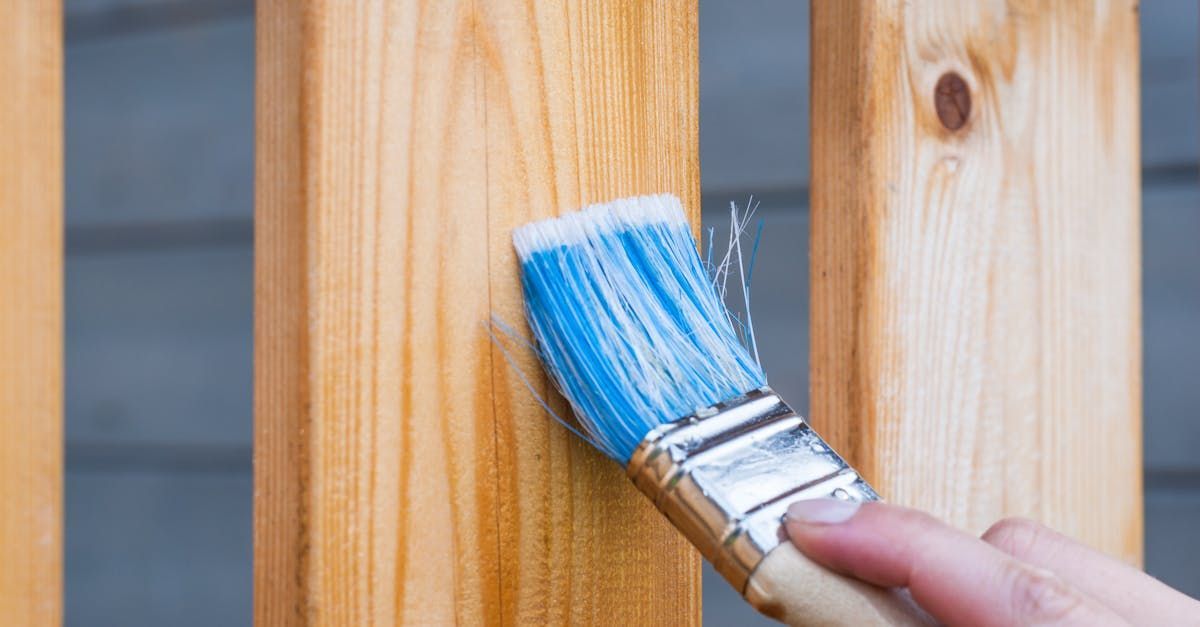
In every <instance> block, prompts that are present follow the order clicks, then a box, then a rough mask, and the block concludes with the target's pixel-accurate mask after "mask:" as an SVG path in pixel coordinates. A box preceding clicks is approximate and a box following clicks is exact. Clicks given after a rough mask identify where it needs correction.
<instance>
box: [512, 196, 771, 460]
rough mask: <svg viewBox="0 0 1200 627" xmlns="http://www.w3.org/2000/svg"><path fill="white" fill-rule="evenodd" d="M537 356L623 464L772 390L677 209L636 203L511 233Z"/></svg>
mask: <svg viewBox="0 0 1200 627" xmlns="http://www.w3.org/2000/svg"><path fill="white" fill-rule="evenodd" d="M513 243H514V245H515V247H516V250H517V255H518V257H519V258H520V261H521V279H522V283H523V286H524V292H525V307H526V315H527V316H528V320H529V326H530V329H531V330H532V332H533V335H534V337H535V338H536V340H537V347H538V353H539V356H540V357H541V359H542V363H543V364H544V366H545V367H546V370H547V371H548V372H549V373H550V375H551V377H552V378H553V379H554V381H555V383H556V384H557V385H558V388H559V390H560V391H561V392H562V394H563V396H565V397H566V398H567V400H568V401H570V403H571V406H572V407H573V408H574V410H575V414H576V416H577V417H578V418H579V422H580V424H581V426H582V427H583V429H584V430H585V431H586V433H587V435H588V436H589V437H590V439H591V441H592V443H593V444H594V445H595V446H596V447H597V448H599V449H601V450H602V451H603V452H604V453H606V454H607V455H608V456H609V457H612V458H613V459H616V460H617V461H619V462H621V463H622V464H624V463H626V462H628V460H629V458H630V456H632V454H633V451H634V449H635V448H636V447H637V446H638V444H639V443H640V442H641V440H642V438H644V437H645V435H646V433H648V432H649V431H650V430H651V429H653V428H655V427H657V426H658V425H660V424H663V423H666V422H671V421H674V420H678V419H679V418H682V417H684V416H687V415H690V414H692V413H694V412H695V411H696V410H699V409H702V408H705V407H709V406H711V405H713V404H715V403H718V402H720V401H723V400H728V399H730V398H733V397H735V396H737V395H739V394H743V393H745V392H748V391H750V390H754V389H757V388H759V387H762V386H764V385H766V376H765V375H764V374H763V371H762V368H761V367H760V366H759V364H758V363H757V361H756V360H755V358H754V357H752V356H751V354H750V352H749V351H747V349H746V348H745V347H744V346H743V345H742V343H741V342H740V341H739V339H738V334H737V333H736V332H735V331H734V328H733V324H732V323H731V322H730V316H729V313H728V312H727V311H726V309H725V306H724V304H723V303H722V302H721V299H720V298H719V297H718V296H717V293H716V290H715V289H714V285H713V283H712V280H711V279H710V278H709V276H708V274H707V273H706V272H705V269H704V266H703V264H702V263H701V261H700V256H699V254H698V253H697V250H696V241H695V239H694V238H693V237H692V232H691V227H690V226H689V224H688V222H687V219H686V216H685V215H684V213H683V207H682V206H681V205H680V202H679V199H677V198H675V197H674V196H670V195H660V196H642V197H638V198H627V199H623V200H618V201H615V202H612V203H607V204H602V205H594V206H591V207H588V208H586V209H584V210H582V211H579V212H576V213H572V214H568V215H565V216H562V217H560V218H554V219H550V220H543V221H540V222H534V223H531V224H527V225H525V226H522V227H520V228H518V229H516V230H515V231H514V232H513Z"/></svg>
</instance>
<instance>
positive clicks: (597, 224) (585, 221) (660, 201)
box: [512, 194, 687, 260]
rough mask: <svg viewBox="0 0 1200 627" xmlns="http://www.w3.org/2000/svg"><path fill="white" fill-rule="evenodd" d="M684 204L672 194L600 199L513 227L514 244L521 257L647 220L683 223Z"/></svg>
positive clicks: (622, 228) (684, 218)
mask: <svg viewBox="0 0 1200 627" xmlns="http://www.w3.org/2000/svg"><path fill="white" fill-rule="evenodd" d="M686 223H687V216H686V215H684V213H683V205H682V203H680V202H679V199H678V198H676V197H675V196H673V195H671V194H657V195H654V196H631V197H629V198H621V199H618V200H614V201H612V202H607V203H600V204H595V205H591V206H588V207H584V208H583V209H581V210H579V211H576V212H572V213H568V214H565V215H562V216H560V217H557V218H548V219H545V220H538V221H536V222H530V223H529V224H525V225H522V226H520V227H517V228H516V229H513V236H512V237H513V246H514V247H515V248H516V249H517V256H518V257H520V258H521V260H526V259H528V258H529V257H530V256H531V255H533V254H534V253H536V252H539V251H543V250H549V249H551V248H556V247H558V246H571V245H575V244H579V243H581V242H584V241H586V240H587V239H588V238H589V237H593V236H595V235H603V234H607V233H613V232H617V231H622V230H628V229H634V228H637V227H640V226H645V225H647V224H686Z"/></svg>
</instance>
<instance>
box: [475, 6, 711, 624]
mask: <svg viewBox="0 0 1200 627" xmlns="http://www.w3.org/2000/svg"><path fill="white" fill-rule="evenodd" d="M480 6H481V8H482V18H481V19H482V21H483V25H484V33H485V35H484V36H483V37H482V38H481V45H482V46H483V49H482V51H481V55H482V62H483V63H484V76H485V87H484V90H485V92H486V100H485V101H486V104H487V113H486V117H487V144H488V145H487V166H488V173H487V185H488V218H489V221H490V229H491V239H490V246H491V259H492V265H491V268H492V281H491V286H492V308H493V309H494V310H495V311H496V312H497V313H498V314H499V315H500V316H501V317H503V318H504V319H506V320H509V321H519V320H522V319H523V310H522V305H521V295H520V292H519V289H518V287H517V286H518V279H517V262H516V259H515V255H514V254H513V250H512V244H511V241H510V239H509V234H510V231H511V229H512V227H514V226H517V225H519V224H522V223H524V222H527V221H530V220H534V219H538V218H544V217H548V216H552V215H555V214H557V213H561V212H563V211H569V210H572V209H577V208H579V207H581V206H584V205H587V204H591V203H596V202H603V201H607V200H611V199H613V198H618V197H622V196H629V195H633V194H645V193H658V192H672V193H674V194H677V195H678V196H680V198H682V199H683V202H684V206H685V207H687V208H688V209H689V210H690V211H691V212H692V217H693V219H694V220H695V221H696V223H697V224H698V223H699V209H700V193H699V192H700V189H699V183H700V180H699V162H698V151H699V118H698V97H699V93H698V78H697V74H698V58H699V57H698V54H699V53H698V47H697V46H698V44H697V27H698V23H697V13H696V3H695V2H694V1H687V2H678V1H676V0H659V1H656V2H621V3H616V2H576V1H572V0H567V1H557V2H538V3H532V2H520V1H517V0H502V1H498V2H491V1H489V2H482V3H480ZM493 361H494V362H495V364H496V366H495V369H494V377H495V394H496V399H495V403H496V410H497V414H496V419H497V421H498V422H497V429H498V431H497V452H498V454H499V462H498V463H499V468H500V486H499V490H500V491H499V494H500V539H501V541H500V547H501V557H500V563H501V569H502V570H501V580H502V583H503V586H502V590H503V591H502V602H503V612H502V619H503V621H502V622H503V623H504V624H514V625H526V624H613V625H634V624H638V625H658V624H673V625H678V624H698V623H699V619H700V581H699V573H700V568H699V557H698V554H697V553H696V552H695V550H694V549H692V548H691V546H690V545H688V544H687V543H686V542H685V541H684V540H683V539H682V537H681V536H680V535H679V534H678V532H676V531H675V530H674V529H673V528H671V526H670V525H669V524H668V523H667V522H666V521H665V519H663V518H662V516H661V515H659V514H658V513H657V512H656V511H654V508H653V507H651V505H650V503H649V502H648V501H647V500H646V499H645V498H644V497H642V496H641V495H640V494H638V493H637V491H636V489H634V487H633V485H632V484H631V483H630V481H629V480H628V479H627V478H626V477H625V476H624V471H623V470H622V469H621V468H620V467H619V466H618V465H617V464H614V463H613V462H611V461H609V460H607V459H606V458H604V457H603V456H602V455H600V454H599V453H597V452H596V451H594V450H590V448H589V447H588V446H587V445H585V444H583V443H581V442H579V441H578V440H576V439H574V437H573V436H571V435H570V434H568V433H567V432H566V431H565V430H564V429H562V428H560V427H558V426H557V425H555V424H553V423H552V422H551V421H550V420H549V419H548V418H547V417H546V415H545V412H544V411H543V409H542V408H541V407H540V406H539V405H538V404H537V403H536V402H534V399H533V398H532V397H531V395H530V394H529V392H528V391H527V390H526V388H525V386H524V384H523V383H522V382H521V381H520V379H519V378H518V377H517V375H516V373H515V372H514V370H513V369H512V368H511V367H509V366H508V365H507V364H506V363H505V362H504V360H503V359H502V357H501V356H500V355H498V354H497V355H495V356H494V358H493ZM520 367H521V368H522V369H523V370H524V371H525V372H527V373H536V374H538V375H539V376H538V378H537V381H538V385H539V387H540V388H541V392H542V394H543V395H545V393H546V391H547V390H548V389H550V386H549V384H548V383H546V381H545V380H544V379H543V378H541V377H540V374H541V369H540V366H538V365H537V363H536V362H535V361H534V360H533V359H532V358H531V357H530V356H525V357H524V358H523V359H521V360H520ZM557 410H558V411H559V412H560V413H561V414H562V415H567V414H568V413H569V409H567V408H565V407H562V406H559V407H558V408H557Z"/></svg>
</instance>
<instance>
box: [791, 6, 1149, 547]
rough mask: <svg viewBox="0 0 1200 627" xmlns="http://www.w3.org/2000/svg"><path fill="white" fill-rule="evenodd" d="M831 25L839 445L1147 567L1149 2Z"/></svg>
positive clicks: (919, 487) (928, 505)
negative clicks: (967, 104)
mask: <svg viewBox="0 0 1200 627" xmlns="http://www.w3.org/2000/svg"><path fill="white" fill-rule="evenodd" d="M812 18H813V20H812V23H813V117H812V141H813V155H814V158H813V171H812V236H811V237H812V266H811V276H812V287H811V289H812V318H811V324H812V326H811V333H812V344H813V353H812V380H811V385H812V415H813V421H814V424H815V426H816V427H817V429H818V431H820V432H821V433H823V434H824V435H825V436H826V437H827V438H828V439H829V440H830V442H831V443H832V444H833V445H834V446H835V447H836V448H838V449H839V450H840V451H842V452H843V453H844V454H846V455H847V456H848V458H849V460H850V461H851V463H852V464H854V465H856V466H857V467H858V468H859V469H860V470H861V471H863V473H864V474H865V475H866V477H867V478H868V479H869V480H870V481H872V482H873V483H874V485H875V486H876V487H877V488H878V489H879V491H880V493H881V494H882V495H883V496H884V497H885V498H888V499H890V500H892V501H895V502H899V503H903V504H906V505H912V506H917V507H922V508H925V509H929V510H931V511H933V512H935V513H937V514H939V515H941V516H944V517H946V518H948V519H949V520H950V521H952V522H953V523H955V524H958V525H962V526H965V527H966V528H968V529H970V530H972V531H976V532H979V531H982V530H983V529H984V528H985V527H986V526H987V525H988V524H989V523H991V522H993V521H994V520H996V519H997V518H999V517H1001V516H1005V515H1013V514H1015V515H1024V516H1030V517H1033V518H1036V519H1039V520H1042V521H1044V522H1046V523H1048V524H1050V525H1051V526H1053V527H1056V528H1058V529H1060V530H1062V531H1064V532H1066V533H1068V534H1070V535H1073V536H1076V537H1079V538H1081V539H1082V540H1084V541H1085V542H1087V543H1088V544H1091V545H1094V546H1097V547H1100V548H1102V549H1104V550H1105V551H1108V552H1110V553H1113V554H1115V555H1118V556H1120V557H1122V558H1123V559H1126V560H1128V561H1131V562H1138V561H1139V560H1140V559H1141V552H1142V500H1141V496H1142V493H1141V429H1140V427H1141V338H1140V284H1139V283H1140V278H1139V263H1140V250H1139V182H1140V181H1139V169H1138V168H1139V159H1138V157H1139V154H1138V150H1139V145H1138V144H1139V136H1138V98H1139V95H1138V40H1137V28H1138V22H1137V7H1136V3H1134V2H1131V1H1128V0H1122V1H1112V2H1100V3H1091V2H1069V3H1068V2H1063V3H1027V2H1008V3H1005V2H990V3H959V2H951V1H945V2H940V3H936V4H935V5H925V4H923V5H921V8H920V10H917V9H916V8H915V7H913V6H910V5H907V4H905V3H901V2H878V3H874V2H821V3H815V4H814V6H813V13H812ZM947 71H956V72H958V73H959V74H960V75H961V76H962V77H963V78H964V79H965V80H966V83H967V85H968V87H969V90H970V94H971V100H972V109H971V113H970V117H969V119H968V120H967V123H966V125H965V126H964V127H963V128H961V129H959V130H958V131H953V132H952V131H949V130H947V129H946V128H945V127H943V125H942V124H941V123H940V122H939V118H938V115H937V113H936V111H935V107H934V85H935V84H936V83H937V81H938V79H939V77H940V76H942V74H943V73H945V72H947Z"/></svg>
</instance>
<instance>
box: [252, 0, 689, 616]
mask: <svg viewBox="0 0 1200 627" xmlns="http://www.w3.org/2000/svg"><path fill="white" fill-rule="evenodd" d="M584 4H587V3H579V2H574V1H566V2H560V3H554V4H542V3H538V4H537V6H536V7H535V6H532V5H528V6H527V5H525V4H521V3H517V2H515V1H506V2H497V3H491V2H487V3H483V2H473V1H471V0H456V1H452V2H439V3H423V2H416V1H411V0H410V1H404V2H395V3H385V2H359V3H346V4H343V3H329V2H324V1H322V0H307V1H304V2H287V1H284V0H264V1H263V2H260V3H259V5H258V9H257V10H258V29H259V31H258V45H257V57H258V59H257V63H258V65H259V76H258V87H257V103H258V104H257V107H258V112H257V125H256V126H257V128H256V134H257V156H256V160H257V166H256V168H257V173H256V186H257V191H256V193H257V199H256V205H257V206H256V235H255V237H256V262H255V263H256V271H255V272H256V277H255V281H256V288H255V289H256V305H255V335H256V359H255V361H256V363H255V415H256V418H255V423H256V426H255V491H256V496H255V617H256V621H257V622H260V623H261V624H280V623H291V622H314V623H322V624H368V623H369V624H381V625H382V624H396V623H420V624H442V623H459V624H480V623H485V624H499V623H524V622H529V621H536V620H538V619H539V618H541V617H544V618H545V619H546V620H553V619H554V618H556V617H559V618H562V619H563V620H567V619H570V620H576V621H581V622H612V621H616V622H626V620H627V619H628V620H636V621H652V622H659V623H661V622H678V621H680V620H685V621H687V622H692V623H694V622H697V619H698V612H699V572H698V562H697V558H696V556H695V555H694V552H693V551H692V550H691V549H690V547H687V546H686V545H684V544H683V543H682V541H681V540H679V539H678V538H677V537H676V536H675V535H674V532H672V531H670V530H669V529H668V528H667V527H666V526H665V524H664V523H663V522H662V521H660V520H659V519H658V517H657V514H655V513H654V512H653V511H652V510H651V509H650V508H649V507H648V506H647V505H646V504H643V503H642V500H644V499H642V498H641V497H640V496H639V495H637V494H636V493H635V491H634V490H632V488H631V486H629V485H627V484H628V481H627V480H626V479H625V478H624V477H623V476H622V475H621V473H620V470H619V469H617V468H616V467H615V466H614V465H612V464H611V462H607V461H605V460H603V459H601V458H600V456H599V455H598V454H596V453H594V452H592V451H588V450H585V449H584V447H583V446H581V445H580V444H579V443H575V442H571V441H569V439H568V438H567V437H566V435H565V434H563V433H561V432H559V431H557V430H555V429H554V428H553V427H551V425H550V422H549V420H548V418H547V417H545V416H544V415H543V414H542V413H541V412H540V411H537V410H535V409H534V407H535V406H534V405H533V403H532V401H531V399H530V397H529V395H528V393H527V391H526V390H524V389H523V388H520V387H519V384H518V383H516V379H515V377H514V376H513V372H512V371H511V370H509V369H508V367H507V366H506V365H504V364H503V360H502V358H501V357H500V356H499V355H498V354H494V353H493V347H492V346H491V344H490V342H489V339H488V336H487V334H486V332H485V327H484V323H485V321H486V320H487V318H488V316H489V314H490V312H491V311H492V310H493V309H494V310H496V311H498V312H499V313H501V315H503V316H505V317H506V318H507V319H509V320H510V321H513V322H516V321H519V320H520V312H519V305H518V303H519V292H518V287H517V283H516V274H515V272H516V265H515V260H514V259H513V256H512V253H511V244H510V243H509V239H508V238H509V231H510V229H511V227H512V226H514V225H516V224H518V223H520V222H522V221H524V220H527V219H531V218H533V217H537V216H539V215H546V214H549V213H553V212H556V211H560V210H563V209H567V208H571V207H573V206H577V205H579V204H581V203H582V202H589V201H594V200H600V199H603V198H608V197H611V196H614V195H625V194H632V193H638V192H643V191H660V190H665V191H675V192H676V193H680V194H681V195H683V196H684V197H685V198H686V199H687V200H688V202H689V205H690V206H691V207H693V208H696V207H698V198H699V194H698V191H699V190H698V178H697V168H696V162H697V152H696V137H697V133H696V130H697V127H696V115H695V107H696V98H695V96H696V42H695V7H694V5H689V6H687V7H686V8H684V9H681V8H677V7H675V5H674V4H670V3H667V2H661V3H659V4H658V5H654V6H647V7H635V6H630V7H617V8H606V9H603V11H604V12H607V13H609V14H607V15H605V14H599V13H597V12H596V11H597V10H599V9H597V8H593V7H582V6H581V5H584ZM547 42H549V44H548V43H547ZM550 44H552V45H550ZM584 80H587V81H592V82H587V83H584V82H580V81H584ZM602 80H603V81H608V82H606V83H603V84H593V82H594V83H600V82H601V81H602ZM640 81H658V82H660V83H661V85H660V84H657V83H654V82H640ZM526 88H528V89H529V91H525V90H526ZM506 162H512V163H506ZM529 164H532V165H529ZM506 177H514V178H511V179H510V178H506ZM523 365H524V366H525V367H526V368H527V370H528V371H529V372H531V373H533V372H537V370H535V366H534V365H533V364H530V363H525V364H523ZM539 381H540V380H539ZM543 385H544V383H543Z"/></svg>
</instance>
